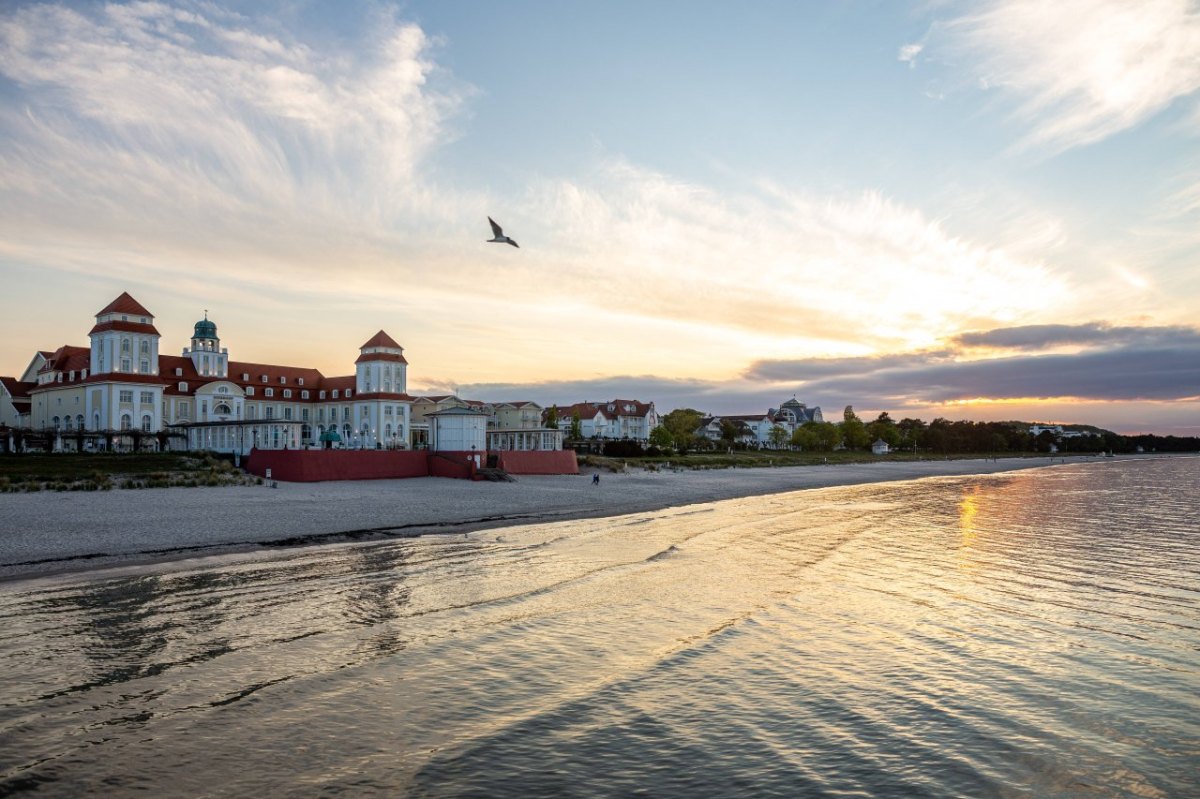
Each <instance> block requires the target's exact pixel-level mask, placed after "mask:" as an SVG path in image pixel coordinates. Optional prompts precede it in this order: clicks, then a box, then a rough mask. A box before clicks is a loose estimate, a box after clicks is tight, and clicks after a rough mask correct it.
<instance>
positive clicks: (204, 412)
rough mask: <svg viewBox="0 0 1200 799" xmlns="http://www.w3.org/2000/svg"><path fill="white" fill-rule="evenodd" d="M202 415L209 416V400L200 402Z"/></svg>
mask: <svg viewBox="0 0 1200 799" xmlns="http://www.w3.org/2000/svg"><path fill="white" fill-rule="evenodd" d="M200 415H201V416H208V400H200Z"/></svg>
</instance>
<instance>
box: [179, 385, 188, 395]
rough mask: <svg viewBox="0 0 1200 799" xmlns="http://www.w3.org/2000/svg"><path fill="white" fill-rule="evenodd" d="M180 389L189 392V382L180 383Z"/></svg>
mask: <svg viewBox="0 0 1200 799" xmlns="http://www.w3.org/2000/svg"><path fill="white" fill-rule="evenodd" d="M179 390H180V391H182V392H184V393H187V383H180V384H179Z"/></svg>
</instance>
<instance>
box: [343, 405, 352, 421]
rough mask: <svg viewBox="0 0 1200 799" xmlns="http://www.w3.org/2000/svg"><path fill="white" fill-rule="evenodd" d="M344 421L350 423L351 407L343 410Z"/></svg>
mask: <svg viewBox="0 0 1200 799" xmlns="http://www.w3.org/2000/svg"><path fill="white" fill-rule="evenodd" d="M342 421H343V422H348V421H350V407H349V406H346V407H344V408H342Z"/></svg>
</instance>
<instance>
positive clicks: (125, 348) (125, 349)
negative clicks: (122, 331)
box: [121, 338, 129, 355]
mask: <svg viewBox="0 0 1200 799" xmlns="http://www.w3.org/2000/svg"><path fill="white" fill-rule="evenodd" d="M121 354H122V355H128V354H129V339H127V338H123V339H121Z"/></svg>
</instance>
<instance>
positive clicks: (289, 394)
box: [283, 388, 292, 399]
mask: <svg viewBox="0 0 1200 799" xmlns="http://www.w3.org/2000/svg"><path fill="white" fill-rule="evenodd" d="M283 398H284V399H291V398H292V390H291V389H290V388H285V389H284V390H283Z"/></svg>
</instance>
